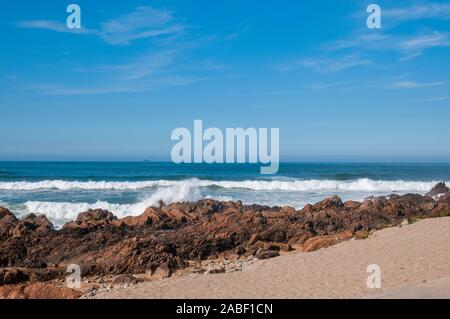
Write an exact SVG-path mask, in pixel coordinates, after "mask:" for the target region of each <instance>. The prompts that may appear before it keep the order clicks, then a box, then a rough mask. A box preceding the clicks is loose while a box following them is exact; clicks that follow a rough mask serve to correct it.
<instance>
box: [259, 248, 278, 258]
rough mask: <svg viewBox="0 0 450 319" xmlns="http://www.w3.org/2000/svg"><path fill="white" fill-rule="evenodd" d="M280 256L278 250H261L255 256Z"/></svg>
mask: <svg viewBox="0 0 450 319" xmlns="http://www.w3.org/2000/svg"><path fill="white" fill-rule="evenodd" d="M278 256H280V253H279V252H278V250H262V249H261V250H259V251H258V252H257V253H256V255H255V257H256V258H258V259H269V258H274V257H278Z"/></svg>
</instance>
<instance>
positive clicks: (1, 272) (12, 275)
mask: <svg viewBox="0 0 450 319" xmlns="http://www.w3.org/2000/svg"><path fill="white" fill-rule="evenodd" d="M28 279H29V277H28V275H27V274H25V273H24V272H23V271H21V270H20V269H17V268H4V269H0V285H13V284H18V283H21V282H24V281H27V280H28Z"/></svg>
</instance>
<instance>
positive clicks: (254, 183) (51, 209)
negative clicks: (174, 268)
mask: <svg viewBox="0 0 450 319" xmlns="http://www.w3.org/2000/svg"><path fill="white" fill-rule="evenodd" d="M259 168H260V165H253V164H213V165H208V164H173V163H162V162H148V161H143V162H0V206H4V207H7V208H8V209H10V210H11V211H12V212H14V213H15V214H16V215H17V216H19V217H21V216H24V215H26V214H29V213H42V214H45V215H46V216H47V217H48V218H49V219H50V220H51V221H52V222H53V223H54V224H55V226H57V227H59V226H61V225H63V224H64V223H65V222H67V221H70V220H73V219H75V218H76V216H77V215H78V213H80V212H83V211H86V210H88V209H90V208H92V209H94V208H102V209H107V210H109V211H111V212H113V213H114V214H115V215H117V216H118V217H123V216H128V215H139V214H141V213H142V212H143V211H144V210H145V209H146V208H147V207H148V206H152V205H157V204H158V202H159V201H160V200H162V201H164V202H165V203H171V202H177V201H197V200H199V199H202V198H214V199H218V200H241V201H243V202H244V203H247V204H261V205H269V206H273V205H279V206H284V205H290V206H294V207H296V208H302V207H303V206H304V205H305V204H307V203H315V202H317V201H320V200H322V199H323V198H325V197H328V196H331V195H339V196H340V197H341V198H342V199H343V200H349V199H352V200H363V199H364V198H366V197H368V196H372V195H374V196H382V195H390V194H392V193H396V194H405V193H419V194H424V193H426V192H428V191H429V190H430V189H431V188H432V187H433V186H434V185H435V184H436V183H437V182H439V181H445V182H448V181H450V164H436V163H433V164H423V163H420V164H419V163H375V164H374V163H281V164H280V170H279V172H278V174H277V175H274V176H267V175H260V171H259Z"/></svg>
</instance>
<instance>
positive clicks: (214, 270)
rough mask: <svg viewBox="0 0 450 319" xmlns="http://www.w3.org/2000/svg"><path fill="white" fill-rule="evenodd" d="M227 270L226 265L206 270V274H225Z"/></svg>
mask: <svg viewBox="0 0 450 319" xmlns="http://www.w3.org/2000/svg"><path fill="white" fill-rule="evenodd" d="M225 272H226V270H225V267H218V268H211V269H207V270H206V272H205V275H210V274H212V275H213V274H223V273H225Z"/></svg>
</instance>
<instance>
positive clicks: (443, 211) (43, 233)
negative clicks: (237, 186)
mask: <svg viewBox="0 0 450 319" xmlns="http://www.w3.org/2000/svg"><path fill="white" fill-rule="evenodd" d="M444 216H450V191H449V189H448V188H447V187H446V186H445V185H444V184H443V183H440V184H438V185H436V186H435V187H434V188H433V189H432V190H431V191H430V193H428V194H427V195H425V196H422V195H417V194H408V195H403V196H399V195H391V196H388V197H376V198H375V197H372V198H367V199H366V200H364V201H363V202H356V201H347V202H344V203H343V202H342V200H341V199H340V198H339V197H331V198H327V199H325V200H323V201H321V202H319V203H316V204H314V205H307V206H305V207H304V208H303V209H301V210H295V209H294V208H292V207H267V206H260V205H243V204H242V203H241V202H240V201H236V202H220V201H215V200H210V199H207V200H201V201H198V202H196V203H174V204H170V205H165V204H164V203H162V202H161V203H160V205H159V207H149V208H148V209H147V210H146V211H145V212H144V213H143V214H142V215H140V216H136V217H126V218H123V219H118V218H117V217H115V216H114V215H113V213H111V212H108V211H103V210H91V211H87V212H84V213H81V214H79V215H78V217H77V219H76V220H75V221H72V222H69V223H67V224H65V225H64V226H63V227H62V228H61V229H55V228H54V227H53V225H52V224H51V222H50V221H49V220H47V218H46V217H45V216H44V215H34V214H32V215H29V216H26V217H24V218H23V219H20V220H19V219H17V218H16V217H15V215H14V214H12V213H11V212H10V211H9V210H8V209H6V208H2V207H0V298H79V297H80V296H82V295H85V296H88V297H89V296H92V295H95V294H96V293H97V292H101V291H105V290H108V289H113V288H114V287H126V286H129V285H133V284H137V283H139V282H142V281H147V280H158V279H161V278H166V277H169V276H182V275H183V274H186V273H205V274H211V275H212V274H217V273H225V272H236V271H240V270H242V269H244V268H246V267H247V266H248V265H250V264H251V263H252V262H253V261H254V260H256V259H268V258H273V257H277V256H279V255H280V254H288V253H289V252H290V251H292V250H301V251H304V252H311V251H315V250H318V249H321V248H324V247H328V246H331V245H334V244H337V243H339V242H342V241H346V240H350V239H353V238H355V239H365V238H367V237H368V236H369V235H370V234H371V232H373V231H375V230H379V229H383V228H386V227H391V226H401V225H404V224H409V223H413V222H415V221H417V220H419V219H424V218H432V217H444ZM70 264H76V265H79V267H80V269H81V276H82V287H81V289H79V290H74V289H69V288H67V287H65V284H64V281H65V277H66V276H67V275H68V274H67V273H66V269H67V266H68V265H70Z"/></svg>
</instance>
